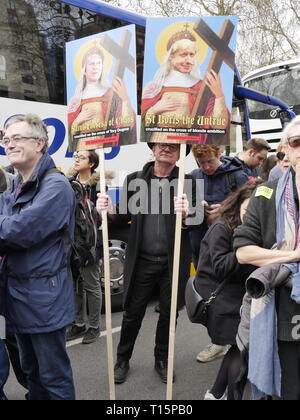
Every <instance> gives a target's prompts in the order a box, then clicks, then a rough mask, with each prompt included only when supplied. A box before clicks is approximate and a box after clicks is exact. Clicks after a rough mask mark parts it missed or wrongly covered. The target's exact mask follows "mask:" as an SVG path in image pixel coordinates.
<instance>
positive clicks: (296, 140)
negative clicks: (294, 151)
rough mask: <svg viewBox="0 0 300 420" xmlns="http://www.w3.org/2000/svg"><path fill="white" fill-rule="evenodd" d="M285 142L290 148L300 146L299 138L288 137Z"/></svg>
mask: <svg viewBox="0 0 300 420" xmlns="http://www.w3.org/2000/svg"><path fill="white" fill-rule="evenodd" d="M287 140H288V144H289V146H291V147H292V148H296V147H299V146H300V136H294V137H289V138H288V139H287Z"/></svg>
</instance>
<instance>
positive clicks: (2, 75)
mask: <svg viewBox="0 0 300 420" xmlns="http://www.w3.org/2000/svg"><path fill="white" fill-rule="evenodd" d="M5 79H6V60H5V57H4V56H3V55H0V80H5Z"/></svg>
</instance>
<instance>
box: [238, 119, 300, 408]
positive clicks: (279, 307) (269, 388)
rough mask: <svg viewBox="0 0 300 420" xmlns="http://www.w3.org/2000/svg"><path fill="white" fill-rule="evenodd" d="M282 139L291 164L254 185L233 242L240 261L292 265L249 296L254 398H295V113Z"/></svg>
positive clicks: (299, 251)
mask: <svg viewBox="0 0 300 420" xmlns="http://www.w3.org/2000/svg"><path fill="white" fill-rule="evenodd" d="M282 145H284V147H285V150H286V154H287V157H288V158H289V160H290V164H291V167H290V168H289V169H288V170H287V171H286V172H285V174H284V175H283V176H282V177H281V178H280V180H277V181H273V182H268V183H266V184H264V185H262V186H260V187H258V188H257V190H256V192H255V193H254V195H253V196H252V199H251V200H250V203H249V206H248V208H247V213H246V217H245V220H244V223H243V225H241V226H239V227H238V228H237V229H236V231H235V234H234V248H235V249H236V250H237V259H238V261H239V263H240V264H251V265H254V266H256V267H265V266H268V265H270V264H276V265H277V264H284V265H285V266H287V267H288V268H289V269H290V271H291V276H290V281H289V282H288V283H286V284H285V285H284V286H281V287H279V288H276V289H275V291H273V292H272V294H269V295H268V296H267V298H265V300H262V299H253V300H252V304H251V305H252V307H251V323H250V351H249V374H248V377H249V378H251V383H252V389H253V390H255V395H256V398H260V397H263V395H266V394H267V395H273V396H276V397H280V398H282V399H283V400H300V337H299V320H300V228H299V196H300V116H298V117H296V118H295V119H294V120H292V121H291V122H290V123H289V124H288V125H287V127H286V128H285V130H284V131H283V134H282ZM266 321H270V322H268V324H266ZM271 328H272V334H271V335H270V334H269V332H270V329H271ZM261 331H266V332H268V334H263V333H261ZM270 361H271V362H272V363H271V364H270V363H269V362H270ZM258 390H259V391H260V392H257V391H258Z"/></svg>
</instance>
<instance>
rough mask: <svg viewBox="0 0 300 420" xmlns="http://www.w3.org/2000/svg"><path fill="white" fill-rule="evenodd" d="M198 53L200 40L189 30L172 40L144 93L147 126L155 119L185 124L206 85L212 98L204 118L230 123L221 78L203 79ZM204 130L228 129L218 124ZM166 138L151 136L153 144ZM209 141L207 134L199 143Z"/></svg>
mask: <svg viewBox="0 0 300 420" xmlns="http://www.w3.org/2000/svg"><path fill="white" fill-rule="evenodd" d="M198 52H199V47H198V43H197V40H196V38H195V36H194V35H193V34H192V33H191V32H190V31H188V30H183V31H181V32H178V33H176V34H175V35H173V36H172V37H171V38H170V40H169V42H168V44H167V54H166V56H165V59H164V62H163V64H162V66H161V67H160V68H159V70H158V71H157V72H156V74H155V76H154V80H152V81H151V82H150V83H148V84H147V85H146V87H145V89H144V92H143V96H142V116H143V120H144V121H145V126H146V127H147V126H148V125H149V124H150V122H151V121H152V120H153V116H159V115H161V116H164V120H165V121H166V120H167V119H169V120H173V119H177V120H179V121H183V119H184V117H186V116H191V114H192V110H193V107H194V105H195V102H196V99H197V94H198V92H199V89H200V88H201V86H202V84H203V83H205V84H206V85H207V86H208V87H209V89H210V91H211V98H210V100H209V103H208V105H207V108H206V111H205V115H204V116H203V117H215V118H216V120H215V121H216V122H218V121H221V120H222V119H226V121H227V120H228V110H227V107H226V103H225V97H224V93H223V90H222V83H221V78H220V75H219V74H217V73H215V72H214V71H213V70H211V71H210V72H208V73H207V74H206V76H205V78H204V80H203V79H202V78H201V75H200V70H199V61H198ZM158 125H159V124H158ZM162 125H164V126H166V125H168V124H165V123H163V124H162ZM171 126H172V125H171ZM182 126H183V123H182V124H180V127H182ZM203 128H217V129H220V128H225V127H222V125H221V124H217V125H215V126H214V125H211V126H207V127H206V126H205V127H203ZM176 135H178V134H176ZM167 136H168V134H167V133H160V132H155V133H153V134H152V135H151V142H153V143H160V142H162V141H166V140H167ZM206 139H207V134H200V135H199V137H198V138H197V140H198V141H199V143H205V142H206ZM175 141H176V140H175Z"/></svg>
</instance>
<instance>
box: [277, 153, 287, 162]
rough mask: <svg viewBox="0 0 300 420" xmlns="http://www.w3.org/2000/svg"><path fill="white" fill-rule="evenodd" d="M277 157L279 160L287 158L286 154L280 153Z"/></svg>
mask: <svg viewBox="0 0 300 420" xmlns="http://www.w3.org/2000/svg"><path fill="white" fill-rule="evenodd" d="M276 156H277V159H278V160H283V159H284V158H285V153H284V152H278V153H277V155H276Z"/></svg>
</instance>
